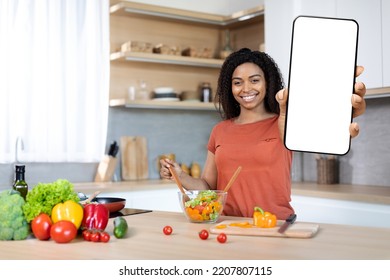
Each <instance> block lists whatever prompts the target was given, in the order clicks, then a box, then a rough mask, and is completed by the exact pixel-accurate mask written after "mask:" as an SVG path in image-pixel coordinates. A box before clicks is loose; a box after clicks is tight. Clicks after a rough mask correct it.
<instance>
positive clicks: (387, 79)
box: [382, 0, 390, 93]
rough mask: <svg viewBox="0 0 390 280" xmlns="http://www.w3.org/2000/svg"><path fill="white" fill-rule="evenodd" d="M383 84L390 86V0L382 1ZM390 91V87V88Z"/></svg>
mask: <svg viewBox="0 0 390 280" xmlns="http://www.w3.org/2000/svg"><path fill="white" fill-rule="evenodd" d="M382 55H383V85H384V86H385V87H390V1H388V0H387V1H382ZM388 92H389V93H390V88H389V89H388Z"/></svg>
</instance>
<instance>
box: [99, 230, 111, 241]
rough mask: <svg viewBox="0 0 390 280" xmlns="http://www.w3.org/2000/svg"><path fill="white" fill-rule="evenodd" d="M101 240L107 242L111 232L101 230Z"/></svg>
mask: <svg viewBox="0 0 390 280" xmlns="http://www.w3.org/2000/svg"><path fill="white" fill-rule="evenodd" d="M100 241H101V242H104V243H107V242H108V241H110V234H109V233H108V232H106V231H103V232H101V233H100Z"/></svg>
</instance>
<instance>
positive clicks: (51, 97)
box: [0, 0, 110, 162]
mask: <svg viewBox="0 0 390 280" xmlns="http://www.w3.org/2000/svg"><path fill="white" fill-rule="evenodd" d="M109 47H110V44H109V3H108V0H0V133H1V134H0V162H13V161H14V160H15V149H16V144H15V143H16V140H17V138H18V137H21V139H22V140H23V144H24V149H23V151H20V152H19V160H20V161H26V162H28V161H33V162H35V161H40V162H59V161H61V162H91V161H100V159H101V156H102V155H103V153H104V148H105V144H106V143H105V142H106V133H107V118H108V98H109V97H108V95H109ZM20 147H21V146H20Z"/></svg>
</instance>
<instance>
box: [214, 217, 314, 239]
mask: <svg viewBox="0 0 390 280" xmlns="http://www.w3.org/2000/svg"><path fill="white" fill-rule="evenodd" d="M245 222H247V223H249V224H252V222H253V219H242V220H237V221H235V220H226V221H223V222H221V223H219V224H216V225H215V226H213V227H211V228H210V232H211V233H215V234H218V233H221V232H224V233H226V234H232V235H253V236H271V237H293V238H311V237H313V236H314V235H316V233H317V232H318V230H319V225H317V224H312V223H305V222H295V223H294V224H292V225H291V226H290V227H289V228H288V229H287V230H286V231H285V232H284V233H283V234H281V233H279V232H278V229H279V227H280V226H281V225H282V224H283V223H284V221H278V223H277V226H276V227H274V228H259V227H255V226H251V227H239V226H233V225H232V224H239V223H241V224H242V223H245Z"/></svg>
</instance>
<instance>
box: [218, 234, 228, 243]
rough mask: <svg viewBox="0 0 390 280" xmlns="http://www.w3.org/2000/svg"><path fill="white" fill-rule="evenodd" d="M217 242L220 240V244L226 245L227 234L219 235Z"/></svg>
mask: <svg viewBox="0 0 390 280" xmlns="http://www.w3.org/2000/svg"><path fill="white" fill-rule="evenodd" d="M217 240H218V242H219V243H225V242H226V240H227V236H226V234H224V233H220V234H218V236H217Z"/></svg>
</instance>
